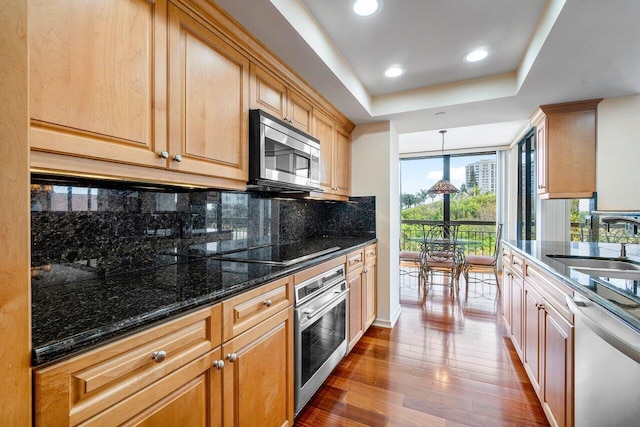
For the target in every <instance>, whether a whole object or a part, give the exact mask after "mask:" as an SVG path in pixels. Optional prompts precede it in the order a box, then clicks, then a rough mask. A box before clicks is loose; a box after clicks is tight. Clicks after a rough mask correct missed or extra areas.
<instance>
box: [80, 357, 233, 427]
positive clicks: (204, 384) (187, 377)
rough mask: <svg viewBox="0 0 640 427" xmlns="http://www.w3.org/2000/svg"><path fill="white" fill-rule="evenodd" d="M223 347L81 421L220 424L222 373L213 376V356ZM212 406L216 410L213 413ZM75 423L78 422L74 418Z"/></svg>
mask: <svg viewBox="0 0 640 427" xmlns="http://www.w3.org/2000/svg"><path fill="white" fill-rule="evenodd" d="M219 357H220V348H217V349H214V350H212V351H211V352H209V353H207V354H206V355H204V356H201V357H200V358H198V359H196V360H194V361H193V362H191V363H189V364H187V365H185V366H184V367H182V368H181V369H179V370H177V371H176V372H173V373H171V374H169V375H167V376H165V377H162V378H161V379H159V380H158V381H156V382H155V383H153V384H152V385H150V386H149V387H147V388H145V389H143V390H141V391H140V392H138V393H137V394H134V395H133V396H131V397H129V398H127V399H125V400H123V401H121V402H119V403H117V404H116V405H113V406H111V407H109V408H107V409H106V410H105V411H102V412H100V413H99V414H97V415H96V416H94V417H92V418H89V419H88V420H86V421H84V422H83V423H82V425H83V426H104V425H128V426H131V425H135V426H140V425H141V426H149V427H151V426H153V427H157V426H161V427H162V426H166V427H170V426H193V427H201V426H202V427H204V426H209V425H219V422H216V421H215V420H214V419H213V418H216V417H218V418H219V417H220V412H219V411H220V404H219V403H216V402H215V401H210V398H212V399H218V398H219V395H220V393H219V389H216V388H215V387H219V384H220V382H219V377H220V375H219V374H218V375H217V378H213V381H212V377H211V368H212V365H213V360H215V359H217V358H219ZM212 410H216V411H217V413H216V415H215V417H214V416H212V412H211V411H212ZM71 424H72V425H75V424H76V423H74V422H73V421H72V423H71Z"/></svg>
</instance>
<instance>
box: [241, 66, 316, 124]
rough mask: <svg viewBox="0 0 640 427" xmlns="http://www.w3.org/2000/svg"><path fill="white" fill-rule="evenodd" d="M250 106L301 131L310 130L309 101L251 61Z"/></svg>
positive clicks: (310, 107) (310, 108)
mask: <svg viewBox="0 0 640 427" xmlns="http://www.w3.org/2000/svg"><path fill="white" fill-rule="evenodd" d="M251 108H257V109H261V110H264V111H266V112H267V113H269V114H271V115H273V116H274V117H276V118H278V119H281V120H283V121H285V122H286V123H289V124H290V125H292V126H295V127H296V128H298V129H300V130H301V131H303V132H306V133H310V132H311V112H312V105H311V103H310V102H309V101H307V100H306V99H305V98H304V97H303V96H302V95H300V94H299V93H298V92H296V91H295V90H294V89H291V88H289V87H288V86H287V85H286V84H285V83H284V82H283V81H282V80H280V79H278V78H277V77H275V76H274V75H272V74H271V73H269V72H268V71H265V70H264V69H262V68H261V67H260V66H258V65H256V64H253V63H252V64H251Z"/></svg>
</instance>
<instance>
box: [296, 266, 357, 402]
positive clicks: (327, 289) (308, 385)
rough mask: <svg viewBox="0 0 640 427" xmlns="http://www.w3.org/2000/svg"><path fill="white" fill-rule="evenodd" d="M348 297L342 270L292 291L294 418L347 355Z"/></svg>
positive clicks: (329, 272)
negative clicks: (293, 297)
mask: <svg viewBox="0 0 640 427" xmlns="http://www.w3.org/2000/svg"><path fill="white" fill-rule="evenodd" d="M348 295H349V289H348V288H347V282H346V280H345V275H344V266H340V267H336V268H334V269H332V270H330V271H328V272H325V273H324V274H322V275H319V276H316V277H313V278H311V279H309V280H307V281H305V282H303V283H300V284H298V285H296V287H295V310H294V311H295V371H296V375H295V389H296V393H295V401H296V405H295V406H296V414H298V412H300V410H301V409H302V408H303V407H304V405H306V404H307V402H308V401H309V399H311V397H312V396H313V394H314V393H315V392H316V391H317V390H318V388H319V387H320V386H321V385H322V383H323V382H324V381H325V380H326V379H327V377H328V376H329V374H331V371H333V369H334V368H335V367H336V366H337V365H338V363H340V360H342V358H343V357H344V356H345V354H346V353H347V331H348V324H347V319H348V312H347V310H348V307H349V303H348V299H347V298H348Z"/></svg>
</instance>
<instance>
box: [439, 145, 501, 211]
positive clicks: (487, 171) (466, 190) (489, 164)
mask: <svg viewBox="0 0 640 427" xmlns="http://www.w3.org/2000/svg"><path fill="white" fill-rule="evenodd" d="M451 182H452V183H453V184H454V185H455V186H456V187H458V189H459V190H460V192H459V193H457V194H452V195H451V217H450V220H451V221H495V220H496V186H497V182H498V170H497V162H496V155H495V153H489V154H480V155H470V156H455V157H451Z"/></svg>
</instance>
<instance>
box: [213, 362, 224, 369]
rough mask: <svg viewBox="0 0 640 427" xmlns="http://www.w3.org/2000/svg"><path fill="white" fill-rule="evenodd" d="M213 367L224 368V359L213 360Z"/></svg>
mask: <svg viewBox="0 0 640 427" xmlns="http://www.w3.org/2000/svg"><path fill="white" fill-rule="evenodd" d="M213 367H214V368H216V369H217V370H220V369H222V368H224V360H216V361H215V362H213Z"/></svg>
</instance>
